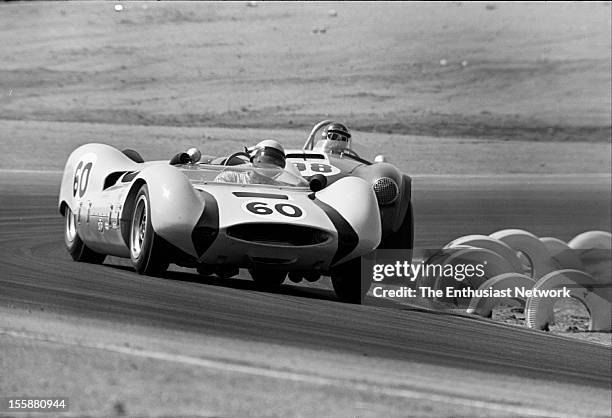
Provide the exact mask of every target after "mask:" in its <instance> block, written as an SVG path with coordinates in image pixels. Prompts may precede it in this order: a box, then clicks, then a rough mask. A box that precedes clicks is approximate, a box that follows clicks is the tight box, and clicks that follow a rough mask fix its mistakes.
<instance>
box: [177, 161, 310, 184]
mask: <svg viewBox="0 0 612 418" xmlns="http://www.w3.org/2000/svg"><path fill="white" fill-rule="evenodd" d="M183 173H184V174H185V175H186V176H187V178H188V179H189V180H190V181H191V182H192V183H207V184H212V183H219V184H223V183H233V184H241V185H255V186H261V185H268V186H280V187H297V188H307V187H308V182H307V181H306V180H304V179H303V178H302V177H300V176H297V175H295V174H293V173H291V172H289V171H287V170H284V169H282V168H280V167H273V166H271V167H265V168H262V167H254V166H251V165H246V164H245V165H235V166H222V165H208V164H197V165H195V166H193V167H192V168H190V169H184V170H183Z"/></svg>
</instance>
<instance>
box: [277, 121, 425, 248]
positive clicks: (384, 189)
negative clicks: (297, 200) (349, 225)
mask: <svg viewBox="0 0 612 418" xmlns="http://www.w3.org/2000/svg"><path fill="white" fill-rule="evenodd" d="M334 125H336V126H340V127H341V129H342V130H345V131H348V130H347V129H346V127H344V126H343V125H342V124H339V123H338V122H334V121H332V120H324V121H321V122H319V123H317V124H316V125H315V126H314V127H313V129H312V131H311V132H310V135H308V139H307V140H306V142H305V143H304V146H303V147H302V149H299V150H287V155H286V156H287V161H290V162H292V163H293V164H294V165H295V167H296V168H297V169H298V170H299V171H300V173H301V174H302V176H303V177H304V178H305V179H306V180H310V179H312V178H314V177H315V176H318V175H323V176H325V177H326V179H327V182H328V184H333V183H335V182H337V181H340V180H342V179H344V178H347V177H359V178H362V179H363V180H365V181H366V182H367V183H368V184H370V185H371V187H372V189H373V190H374V192H375V194H376V198H377V201H378V210H379V213H380V220H381V225H382V236H381V242H380V246H379V248H381V249H405V250H412V248H413V241H414V215H413V208H412V202H411V198H412V190H411V189H412V187H411V186H412V179H411V178H410V176H408V175H406V174H403V173H402V172H401V171H400V170H398V169H397V168H396V167H395V166H394V165H392V164H389V163H387V162H385V161H384V157H382V156H377V157H376V159H375V161H374V162H371V161H368V160H366V159H364V158H362V157H360V156H359V155H358V154H357V153H356V152H355V151H354V150H353V149H352V147H351V142H350V134H348V133H347V136H348V138H346V137H345V136H342V135H338V136H337V138H336V137H334V136H332V135H335V133H334V132H332V130H331V129H330V127H332V129H333V126H334ZM322 128H325V130H326V131H324V134H329V135H323V137H322V139H320V140H318V141H317V142H315V139H316V137H317V133H318V132H319V131H320V130H321V129H322ZM327 131H328V132H327ZM328 137H329V138H328Z"/></svg>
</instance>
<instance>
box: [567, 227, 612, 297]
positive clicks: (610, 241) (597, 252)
mask: <svg viewBox="0 0 612 418" xmlns="http://www.w3.org/2000/svg"><path fill="white" fill-rule="evenodd" d="M568 246H569V247H570V248H571V249H572V250H573V251H574V252H575V253H576V254H577V255H578V257H579V258H580V260H581V261H582V263H583V265H584V271H586V272H587V273H589V274H590V275H591V276H593V278H594V279H595V280H596V281H597V282H599V283H601V284H608V285H609V284H612V274H611V273H610V272H611V271H612V258H611V257H610V252H611V250H612V235H611V234H610V233H609V232H604V231H588V232H584V233H582V234H579V235H576V236H575V237H574V239H572V240H571V241H570V242H569V243H568Z"/></svg>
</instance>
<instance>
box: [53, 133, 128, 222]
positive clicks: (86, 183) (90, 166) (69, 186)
mask: <svg viewBox="0 0 612 418" xmlns="http://www.w3.org/2000/svg"><path fill="white" fill-rule="evenodd" d="M139 167H140V164H138V163H136V162H134V161H132V160H130V159H129V158H128V157H127V156H125V155H124V154H123V153H122V152H121V151H119V150H118V149H116V148H114V147H111V146H110V145H105V144H86V145H82V146H80V147H78V148H77V149H76V150H74V151H73V152H72V153H71V154H70V156H69V157H68V160H67V161H66V165H65V167H64V174H63V176H62V183H61V186H60V193H59V202H58V208H59V210H60V213H61V214H62V215H63V214H64V213H65V210H66V207H69V208H70V209H71V210H72V211H73V212H75V208H76V206H77V202H79V201H84V200H88V198H90V197H91V195H92V194H95V193H99V192H101V191H102V189H103V187H104V182H105V180H106V178H107V176H108V175H110V174H111V173H114V172H121V171H136V170H138V169H139Z"/></svg>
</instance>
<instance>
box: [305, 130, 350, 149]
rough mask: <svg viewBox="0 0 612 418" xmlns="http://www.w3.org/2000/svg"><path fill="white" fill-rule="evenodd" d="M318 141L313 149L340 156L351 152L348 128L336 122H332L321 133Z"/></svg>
mask: <svg viewBox="0 0 612 418" xmlns="http://www.w3.org/2000/svg"><path fill="white" fill-rule="evenodd" d="M321 136H322V139H320V140H319V141H318V142H317V144H316V145H315V146H314V149H316V150H318V151H323V152H327V153H332V154H341V153H343V152H346V151H350V150H351V132H350V131H349V130H348V128H347V127H346V126H345V125H343V124H341V123H337V122H332V123H330V124H329V125H327V127H326V128H325V129H323V132H322V133H321Z"/></svg>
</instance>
